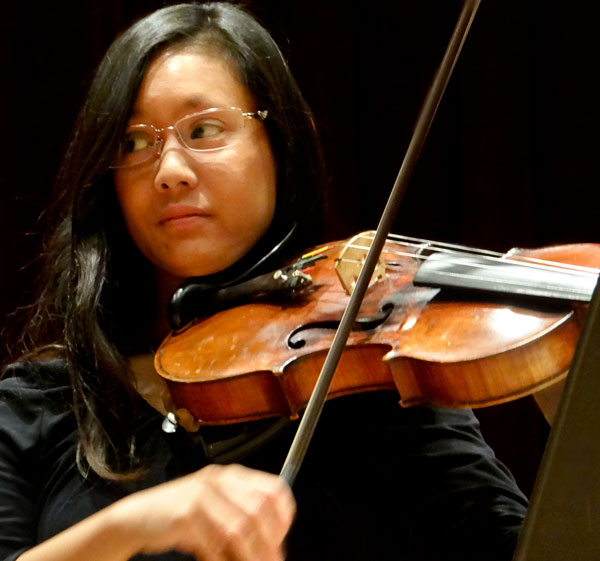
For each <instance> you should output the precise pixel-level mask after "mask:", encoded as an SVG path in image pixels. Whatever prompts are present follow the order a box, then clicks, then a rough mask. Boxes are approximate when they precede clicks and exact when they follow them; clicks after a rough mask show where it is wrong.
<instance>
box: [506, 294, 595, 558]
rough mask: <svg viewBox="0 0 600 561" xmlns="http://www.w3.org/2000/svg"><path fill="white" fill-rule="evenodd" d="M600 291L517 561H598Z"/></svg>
mask: <svg viewBox="0 0 600 561" xmlns="http://www.w3.org/2000/svg"><path fill="white" fill-rule="evenodd" d="M599 287H600V283H598V284H597V285H596V288H595V290H594V293H593V295H592V300H591V303H590V306H589V309H588V312H587V315H586V318H585V321H584V324H583V328H582V330H581V334H580V336H579V340H578V341H577V345H576V348H575V353H574V355H573V360H572V362H571V368H570V371H569V375H568V376H567V380H566V383H565V387H564V390H563V395H562V398H561V401H560V405H559V408H558V413H557V416H556V420H555V422H554V425H553V427H552V430H551V431H550V436H549V438H548V443H547V445H546V450H545V452H544V456H543V458H542V462H541V466H540V469H539V472H538V475H537V478H536V481H535V485H534V488H533V492H532V496H531V503H530V506H529V511H528V514H527V517H526V519H525V523H524V526H523V529H522V530H521V534H520V536H519V540H518V543H517V549H516V552H515V556H514V557H513V561H565V560H568V561H570V560H574V561H588V560H589V561H592V560H594V561H597V560H599V559H600V309H599V307H600V288H599Z"/></svg>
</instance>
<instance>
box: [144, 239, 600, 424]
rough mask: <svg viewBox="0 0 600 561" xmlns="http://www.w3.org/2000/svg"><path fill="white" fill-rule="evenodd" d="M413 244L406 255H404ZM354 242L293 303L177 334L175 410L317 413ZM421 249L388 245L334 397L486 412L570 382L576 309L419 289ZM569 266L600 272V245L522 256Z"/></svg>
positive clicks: (169, 359) (220, 315)
mask: <svg viewBox="0 0 600 561" xmlns="http://www.w3.org/2000/svg"><path fill="white" fill-rule="evenodd" d="M399 247H401V250H402V251H398V249H399ZM344 248H345V242H338V243H334V244H330V245H328V246H324V248H323V249H322V251H321V253H322V255H323V256H325V257H326V258H325V259H321V260H319V261H316V262H315V263H314V264H313V266H312V268H311V269H310V271H308V272H309V274H310V276H311V277H312V279H313V285H312V289H311V290H310V291H309V293H308V294H307V295H306V296H304V297H302V298H301V299H299V300H294V301H290V302H283V303H282V302H268V301H267V302H258V303H256V302H253V303H249V304H244V305H241V306H236V307H235V308H231V309H225V310H222V311H219V312H217V313H215V314H214V315H212V316H210V317H207V318H202V319H199V320H197V321H196V322H195V323H194V324H192V325H191V326H190V327H188V328H187V329H186V330H184V331H183V332H181V333H173V334H171V335H170V336H169V337H168V338H167V339H166V340H165V341H164V342H163V344H162V345H161V347H160V348H159V350H158V351H157V353H156V355H155V367H156V369H157V371H158V373H159V374H160V375H161V376H162V377H163V378H165V379H166V381H167V383H168V386H169V390H170V392H171V395H172V398H173V401H174V403H175V404H176V406H177V407H178V408H184V409H187V410H188V411H189V412H190V413H191V414H192V415H193V416H194V418H195V419H197V420H198V421H199V422H201V423H205V424H227V423H235V422H241V421H247V420H254V419H261V418H266V417H272V416H289V417H292V418H294V417H296V416H297V415H298V414H299V412H300V411H301V410H302V409H303V408H304V407H305V406H306V403H307V402H308V400H309V398H310V395H311V393H312V391H313V388H314V385H315V383H316V380H317V378H318V375H319V373H320V371H321V366H322V364H323V361H324V359H325V357H326V355H327V352H328V350H329V347H330V346H331V342H332V340H333V336H334V333H335V330H334V328H335V326H336V324H337V322H338V321H339V319H340V317H341V315H342V314H343V312H344V309H345V307H346V304H347V301H348V298H349V296H348V294H347V292H346V290H344V287H343V286H342V284H341V282H340V280H339V278H338V275H337V273H336V268H335V266H336V260H339V258H340V255H341V254H342V252H343V250H344ZM419 252H420V249H419V248H418V247H415V246H404V245H402V244H398V243H396V242H393V243H392V242H387V243H386V246H385V248H384V251H383V253H382V255H381V261H382V263H383V268H384V270H385V273H384V274H380V275H379V276H378V277H377V279H376V280H375V281H374V282H372V284H371V286H370V287H369V290H368V291H367V294H366V297H365V298H364V300H363V302H362V305H361V308H360V313H359V319H358V320H357V321H358V322H360V323H362V324H364V325H363V327H362V328H361V329H356V330H353V332H352V333H351V335H350V337H349V339H348V343H347V346H346V349H345V350H344V353H343V354H342V358H341V360H340V363H339V365H338V368H337V370H336V373H335V376H334V378H333V382H332V385H331V387H330V390H329V394H328V398H333V397H337V396H341V395H346V394H350V393H355V392H364V391H373V390H379V389H396V390H397V391H398V393H399V396H400V404H401V405H403V406H411V405H416V404H430V405H437V406H443V407H454V408H464V407H482V406H488V405H493V404H496V403H501V402H505V401H509V400H512V399H516V398H518V397H521V396H524V395H527V394H530V393H532V392H535V391H537V390H539V389H542V388H544V387H546V386H548V385H550V384H553V383H554V382H556V381H558V380H560V379H561V378H563V377H564V376H565V375H566V373H567V370H568V367H569V364H570V361H571V357H572V355H573V352H574V349H575V344H576V341H577V337H578V335H579V329H580V320H579V318H580V315H578V314H576V313H575V311H574V310H573V308H572V307H563V308H560V309H557V308H556V307H554V309H548V308H547V307H544V306H539V305H529V304H526V305H524V304H523V302H522V301H520V300H518V301H517V303H515V304H510V303H509V304H507V298H506V297H503V298H502V299H501V301H498V299H490V298H487V297H485V298H484V297H478V296H475V297H473V296H469V297H468V298H461V299H455V298H454V297H452V298H448V297H445V296H444V290H441V291H440V290H439V289H437V288H431V287H419V286H415V284H414V283H413V280H414V275H415V272H416V271H417V270H418V268H419V264H420V259H419ZM515 256H516V257H520V256H527V257H534V258H536V259H544V260H547V261H550V262H557V263H559V264H563V263H564V264H566V263H570V264H575V265H583V266H588V267H597V266H599V265H600V245H595V244H574V245H567V246H555V247H550V248H543V249H537V250H527V251H522V250H513V251H511V252H510V258H514V257H515Z"/></svg>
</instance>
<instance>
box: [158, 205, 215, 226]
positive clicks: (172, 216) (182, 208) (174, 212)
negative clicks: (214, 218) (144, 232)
mask: <svg viewBox="0 0 600 561" xmlns="http://www.w3.org/2000/svg"><path fill="white" fill-rule="evenodd" d="M207 216H210V213H209V212H208V211H206V210H204V209H202V208H198V207H195V206H189V205H171V206H168V207H167V208H165V209H164V210H163V211H162V212H161V213H160V216H159V220H158V223H159V224H161V225H162V224H169V223H175V222H178V221H185V220H188V219H194V218H204V217H207Z"/></svg>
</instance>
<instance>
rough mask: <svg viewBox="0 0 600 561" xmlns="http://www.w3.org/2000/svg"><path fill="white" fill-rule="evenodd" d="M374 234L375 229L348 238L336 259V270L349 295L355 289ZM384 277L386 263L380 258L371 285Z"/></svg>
mask: <svg viewBox="0 0 600 561" xmlns="http://www.w3.org/2000/svg"><path fill="white" fill-rule="evenodd" d="M374 235H375V232H373V231H367V232H361V233H360V234H356V235H355V236H354V237H352V238H350V240H348V242H347V243H346V246H345V247H344V249H343V250H342V251H341V253H340V255H339V257H338V258H337V259H336V264H335V272H336V273H337V276H338V278H339V279H340V282H341V283H342V286H343V287H344V290H345V291H346V294H348V295H350V294H352V291H353V290H354V286H355V285H356V281H357V280H358V276H359V275H360V272H361V270H362V267H363V264H364V262H365V259H366V257H367V253H368V252H369V249H370V247H371V242H372V241H373V236H374ZM384 277H385V264H384V262H383V261H382V260H381V258H380V259H379V261H378V263H377V266H376V267H375V271H373V276H372V277H371V281H370V282H369V286H372V285H373V284H375V283H376V282H379V281H381V280H383V278H384Z"/></svg>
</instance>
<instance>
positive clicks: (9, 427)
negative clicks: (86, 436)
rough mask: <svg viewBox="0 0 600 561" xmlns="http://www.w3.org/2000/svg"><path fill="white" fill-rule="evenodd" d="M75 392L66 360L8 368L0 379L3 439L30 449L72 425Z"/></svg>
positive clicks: (39, 362)
mask: <svg viewBox="0 0 600 561" xmlns="http://www.w3.org/2000/svg"><path fill="white" fill-rule="evenodd" d="M70 403H71V391H70V388H69V384H68V375H67V368H66V365H65V363H64V361H62V360H49V361H41V360H39V361H38V360H36V361H22V362H16V363H13V364H10V365H8V366H7V367H6V368H5V369H4V371H3V373H2V379H0V438H1V439H2V440H3V441H7V440H8V441H10V442H11V443H12V446H16V447H18V448H29V447H32V446H35V443H36V442H39V441H40V440H43V439H44V437H45V436H47V435H48V432H49V431H52V430H53V429H54V428H55V427H56V426H57V425H60V426H64V423H65V422H68V424H69V425H71V419H72V415H71V406H70Z"/></svg>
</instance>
